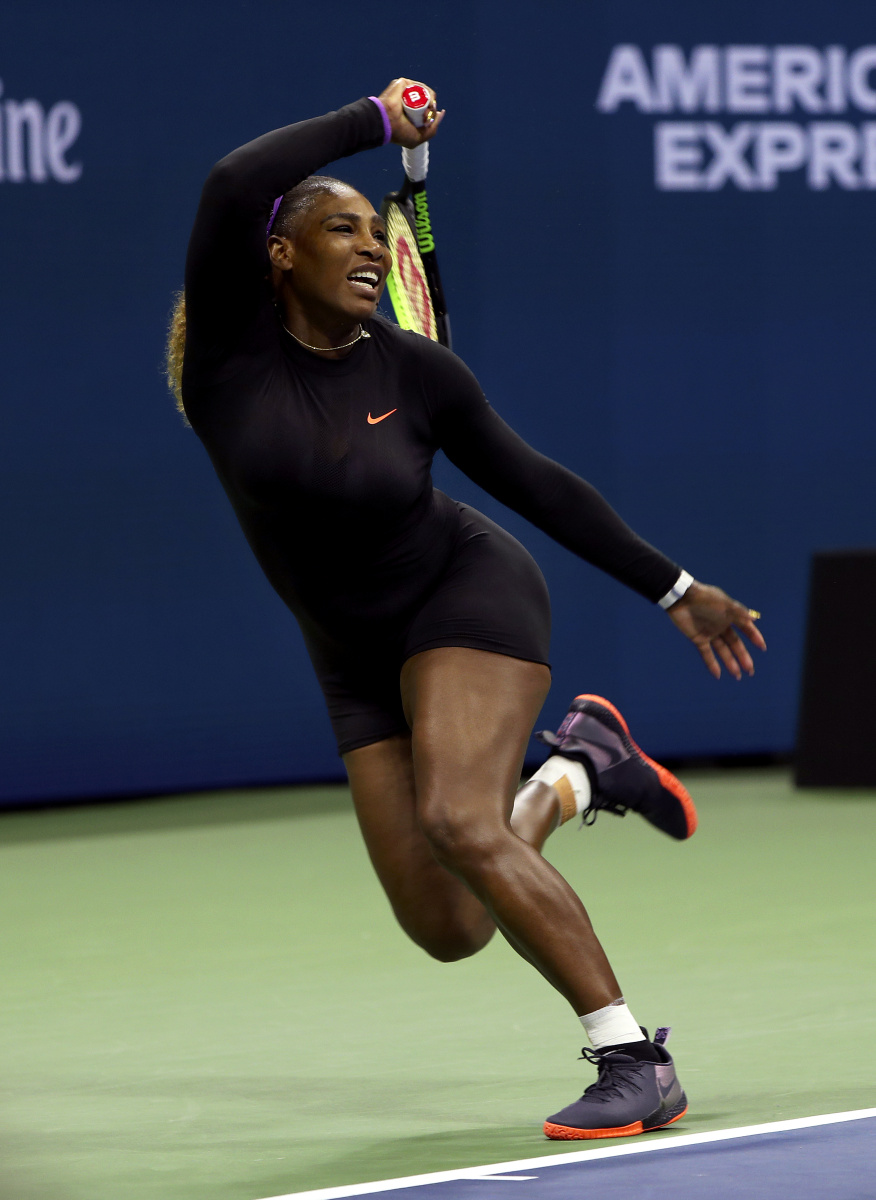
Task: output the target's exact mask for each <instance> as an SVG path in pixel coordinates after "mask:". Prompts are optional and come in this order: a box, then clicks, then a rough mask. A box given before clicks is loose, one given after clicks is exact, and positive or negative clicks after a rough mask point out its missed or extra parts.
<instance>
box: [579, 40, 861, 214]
mask: <svg viewBox="0 0 876 1200" xmlns="http://www.w3.org/2000/svg"><path fill="white" fill-rule="evenodd" d="M623 106H632V107H633V108H634V109H635V110H637V111H638V112H640V113H659V114H668V113H673V112H678V113H685V114H688V119H687V120H685V121H671V120H670V121H666V120H658V121H656V122H655V124H654V182H655V184H656V186H657V187H658V188H659V189H660V190H661V191H719V190H720V189H721V188H723V187H725V186H728V185H729V186H731V187H736V188H738V189H739V190H741V191H773V190H774V189H775V188H777V187H779V186H780V183H781V177H782V176H783V175H787V174H788V173H789V172H793V171H800V172H801V173H802V178H803V180H804V182H805V185H806V186H807V187H809V188H811V189H812V190H814V191H823V190H825V189H826V188H831V187H838V188H841V189H843V190H846V191H852V190H855V189H858V188H872V189H876V122H874V121H872V120H870V121H864V122H862V123H860V124H854V123H852V122H851V121H849V120H844V121H837V120H824V119H822V120H815V121H809V122H807V123H803V122H797V121H793V120H788V119H784V120H769V119H761V120H756V119H755V120H752V119H751V118H758V117H759V118H764V117H768V116H769V114H772V113H780V114H783V115H785V114H788V113H793V112H794V111H795V110H797V111H800V112H803V113H807V114H813V115H816V116H817V115H823V114H827V115H828V116H830V115H832V114H836V113H846V112H848V111H849V109H857V110H858V111H859V112H862V113H868V114H869V113H876V46H861V47H859V48H858V49H855V50H849V49H847V48H846V47H845V46H827V47H825V48H824V49H823V50H820V49H818V48H817V47H815V46H806V45H796V44H795V45H782V46H761V45H731V46H712V45H704V46H694V47H693V48H692V49H691V50H690V52H689V53H686V52H685V51H684V49H683V48H682V47H681V46H676V45H669V44H662V45H657V46H654V47H652V49H651V53H650V66H649V58H648V56H647V55H646V52H645V51H644V50H643V49H642V48H641V47H640V46H634V45H630V44H623V45H619V46H615V47H614V48H613V50H612V52H611V54H610V56H609V59H608V63H607V65H606V68H605V73H604V75H603V78H602V82H601V84H600V88H599V94H598V96H597V99H596V107H597V109H598V110H599V111H600V112H603V113H606V114H609V113H614V112H617V111H618V110H619V109H621V108H622V107H623ZM720 112H726V113H733V114H736V113H739V114H745V116H746V117H747V118H748V119H747V120H744V121H738V122H736V123H731V124H729V126H728V125H725V124H722V123H721V122H719V121H716V120H714V119H712V120H709V121H696V120H691V119H690V117H689V114H692V113H708V114H710V116H713V115H714V114H716V113H720Z"/></svg>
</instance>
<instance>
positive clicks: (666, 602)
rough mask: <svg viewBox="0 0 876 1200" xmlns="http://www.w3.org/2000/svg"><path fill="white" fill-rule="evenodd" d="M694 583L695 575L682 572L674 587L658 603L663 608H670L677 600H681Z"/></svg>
mask: <svg viewBox="0 0 876 1200" xmlns="http://www.w3.org/2000/svg"><path fill="white" fill-rule="evenodd" d="M693 582H694V577H693V575H688V573H687V571H682V573H681V574H680V575H679V577H678V579H676V581H675V583H674V584H673V586H672V587H671V588H670V589H669V591H668V592H667V593H666V595H665V596H661V598H660V599H659V600H658V601H657V603H658V604H659V605H660V607H661V608H664V609H666V608H669V607H670V606H671V605H673V604H675V602H676V600H680V599H681V598H682V596H683V595H684V593H685V592H686V591H687V589H688V588H689V587H690V585H691V584H692V583H693Z"/></svg>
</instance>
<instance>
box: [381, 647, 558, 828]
mask: <svg viewBox="0 0 876 1200" xmlns="http://www.w3.org/2000/svg"><path fill="white" fill-rule="evenodd" d="M401 678H402V701H403V703H404V707H405V715H406V717H407V720H408V724H409V725H410V726H411V729H412V755H413V765H414V772H415V778H416V794H417V803H418V811H419V816H420V822H421V824H423V825H424V827H425V828H426V829H427V830H429V831H430V832H431V826H432V822H433V820H435V819H438V820H444V819H447V818H451V817H452V819H453V822H454V824H456V823H457V822H461V823H463V824H465V823H466V822H471V821H474V822H475V823H476V824H477V825H478V826H482V825H483V824H484V823H494V822H496V821H499V822H501V823H503V824H505V823H507V820H508V818H509V817H510V813H511V808H512V806H513V803H514V795H515V792H516V790H517V786H518V784H519V782H520V773H521V771H522V769H523V762H524V758H525V755H526V748H527V745H528V742H529V737H530V734H531V732H532V727H533V724H534V722H535V719H536V717H537V716H538V713H539V711H540V709H541V706H542V704H543V703H544V700H545V697H546V696H547V693H548V690H549V688H550V670H549V668H548V667H547V666H545V665H544V664H543V663H537V662H529V661H527V660H524V659H519V658H512V657H510V656H509V655H505V654H495V653H492V652H490V651H487V650H472V649H468V648H467V647H461V646H443V647H439V648H437V649H433V650H425V651H423V652H422V653H420V654H415V655H413V657H411V658H410V659H408V661H407V662H406V663H405V665H404V667H403V668H402V676H401Z"/></svg>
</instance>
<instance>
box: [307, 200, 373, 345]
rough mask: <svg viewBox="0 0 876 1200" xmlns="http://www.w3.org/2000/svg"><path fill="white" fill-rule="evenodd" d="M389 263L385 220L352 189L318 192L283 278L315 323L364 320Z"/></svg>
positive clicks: (370, 308) (368, 314)
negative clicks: (325, 192) (327, 192)
mask: <svg viewBox="0 0 876 1200" xmlns="http://www.w3.org/2000/svg"><path fill="white" fill-rule="evenodd" d="M391 266H392V257H391V255H390V252H389V248H388V247H387V244H386V230H385V228H384V225H383V221H382V219H381V218H380V217H379V216H378V214H377V213H376V212H375V211H374V209H373V208H372V207H371V205H370V203H369V202H368V201H367V200H366V199H365V197H364V196H362V195H360V194H359V192H355V191H353V190H352V188H351V189H349V190H347V191H344V192H341V193H338V194H335V193H332V194H326V195H324V196H320V197H319V198H318V199H317V201H316V203H315V204H314V205H313V206H312V208H310V209H309V210H308V212H307V213H306V214H305V216H304V218H303V220H302V221H301V224H300V226H299V227H298V229H297V230H296V233H295V236H294V238H293V239H292V254H291V269H290V270H289V271H288V273H287V275H286V281H285V282H286V285H287V286H288V287H289V288H290V289H291V291H292V292H293V294H294V296H295V298H296V300H297V301H298V303H299V304H300V305H301V307H302V309H303V310H304V312H305V313H306V314H307V315H308V316H310V317H311V318H312V319H314V320H315V321H316V323H320V322H321V321H322V320H325V319H328V320H335V321H341V320H350V321H362V320H364V319H365V318H366V317H370V316H372V315H373V313H374V310H375V309H376V307H377V302H378V300H379V299H380V296H381V294H382V292H383V287H384V284H385V283H386V277H387V275H388V274H389V269H390V267H391Z"/></svg>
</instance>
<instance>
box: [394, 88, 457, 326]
mask: <svg viewBox="0 0 876 1200" xmlns="http://www.w3.org/2000/svg"><path fill="white" fill-rule="evenodd" d="M402 104H403V105H404V110H405V113H406V114H407V116H408V119H409V120H411V121H412V122H413V123H414V125H418V126H420V125H422V124H423V122H424V121H425V119H426V114H427V112H428V111H429V106H430V104H431V97H430V96H429V93H428V92H427V91H426V90H425V89H424V88H421V87H416V86H414V87H408V88H405V90H404V91H403V92H402ZM402 166H403V167H404V172H405V180H404V183H403V184H402V186H401V188H400V189H399V191H397V192H390V193H389V194H388V195H387V196H384V198H383V203H382V204H381V206H380V215H381V216H382V217H383V219H384V221H385V222H386V237H387V242H388V243H389V247H390V249H391V251H392V257H393V268H392V270H391V271H390V273H389V276H388V278H387V280H386V286H387V289H388V291H389V296H390V299H391V300H392V307H393V308H394V309H395V315H396V320H397V321H398V323H399V325H401V327H402V329H413V330H414V331H415V332H416V333H422V334H423V335H424V336H425V337H428V338H432V340H433V341H435V342H440V343H441V345H442V346H448V347H449V346H450V322H449V320H448V317H447V302H446V301H445V299H444V290H443V288H442V287H441V276H440V275H439V274H438V260H437V258H436V255H435V235H434V233H433V230H432V222H431V220H430V217H429V202H428V199H427V198H426V174H427V172H428V170H429V143H428V142H423V144H422V145H420V146H415V147H414V148H413V149H412V150H409V149H407V148H406V147H405V148H404V149H403V150H402Z"/></svg>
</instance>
